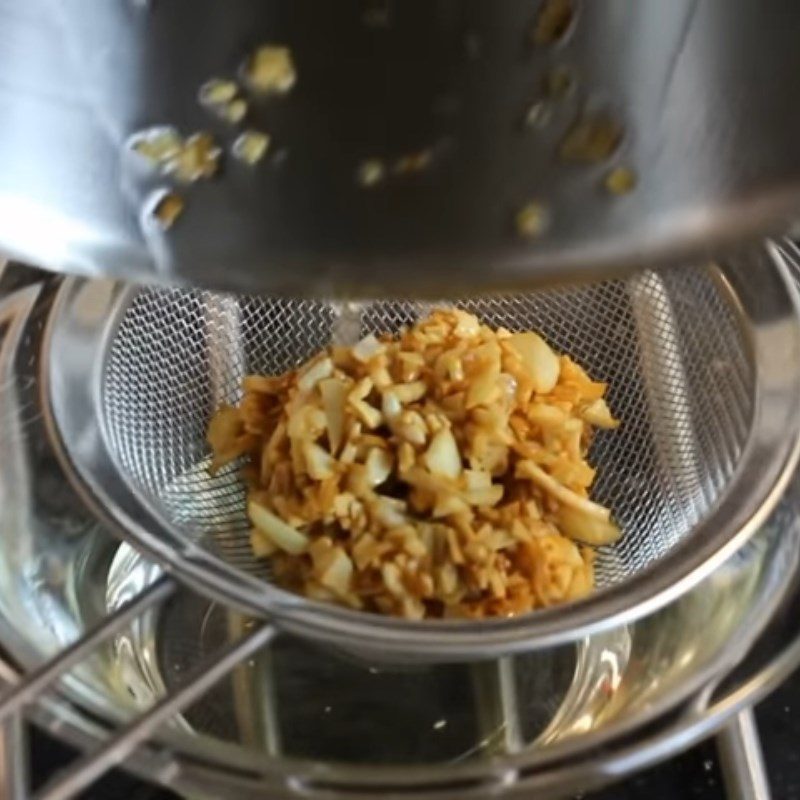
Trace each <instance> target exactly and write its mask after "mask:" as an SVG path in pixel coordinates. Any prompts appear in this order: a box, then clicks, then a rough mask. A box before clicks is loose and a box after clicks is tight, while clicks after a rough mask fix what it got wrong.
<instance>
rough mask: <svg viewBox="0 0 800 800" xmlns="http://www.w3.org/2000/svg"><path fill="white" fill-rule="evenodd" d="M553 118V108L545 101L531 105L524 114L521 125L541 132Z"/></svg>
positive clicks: (538, 101)
mask: <svg viewBox="0 0 800 800" xmlns="http://www.w3.org/2000/svg"><path fill="white" fill-rule="evenodd" d="M552 118H553V106H552V104H550V103H549V102H548V101H547V100H537V101H536V102H535V103H531V104H530V105H529V106H528V109H527V111H526V112H525V117H524V119H523V125H524V126H525V127H526V128H529V129H531V130H534V129H535V130H541V129H542V128H546V127H547V126H548V125H549V124H550V120H552Z"/></svg>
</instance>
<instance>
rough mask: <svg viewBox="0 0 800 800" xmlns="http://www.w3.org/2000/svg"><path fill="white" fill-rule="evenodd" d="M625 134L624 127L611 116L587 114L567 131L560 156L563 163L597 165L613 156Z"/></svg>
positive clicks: (601, 113)
mask: <svg viewBox="0 0 800 800" xmlns="http://www.w3.org/2000/svg"><path fill="white" fill-rule="evenodd" d="M623 133H624V129H623V127H622V125H621V124H620V123H619V122H618V121H617V120H616V119H615V118H614V117H613V116H611V114H608V113H607V112H602V111H601V112H593V113H591V114H586V115H584V116H583V117H581V118H580V119H579V120H578V121H577V122H576V123H575V124H574V125H573V126H572V128H570V129H569V131H567V135H566V136H565V137H564V139H563V141H562V142H561V146H560V147H559V150H558V154H559V156H560V157H561V159H562V160H563V161H570V162H574V163H580V164H596V163H599V162H601V161H605V160H606V159H607V158H609V157H610V156H611V155H613V153H614V151H615V150H616V149H617V147H619V144H620V142H621V141H622V136H623Z"/></svg>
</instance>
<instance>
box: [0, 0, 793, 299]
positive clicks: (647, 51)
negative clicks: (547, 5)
mask: <svg viewBox="0 0 800 800" xmlns="http://www.w3.org/2000/svg"><path fill="white" fill-rule="evenodd" d="M390 5H391V11H390V13H389V14H387V16H386V19H387V23H386V24H385V25H383V24H382V25H380V26H375V25H371V24H368V23H366V22H365V21H364V19H363V7H362V6H363V4H362V3H361V2H357V0H347V1H346V2H341V3H337V4H335V6H334V5H333V4H325V5H322V6H321V5H320V4H319V3H317V2H314V0H270V2H263V0H228V2H226V3H224V4H219V3H217V2H214V1H213V0H202V1H201V0H197V2H195V3H181V2H170V3H135V2H125V3H93V2H90V0H78V1H77V2H76V0H26V3H25V4H24V7H21V6H20V4H19V3H16V2H13V0H3V2H2V3H0V30H1V31H2V40H1V41H2V47H0V66H1V67H2V74H3V75H4V76H6V78H5V81H4V82H3V86H2V87H1V88H0V115H1V116H2V119H3V121H4V124H3V126H2V130H0V248H2V249H4V250H5V252H6V253H11V254H13V255H16V256H18V257H22V258H24V259H26V260H28V261H30V262H32V263H37V264H41V265H43V266H47V267H51V268H57V269H64V270H77V271H80V272H83V273H87V274H91V275H100V274H113V275H115V276H117V277H125V278H129V279H131V278H132V279H135V280H138V281H143V280H150V281H152V280H155V281H171V282H182V283H190V284H192V285H204V286H221V287H227V288H234V289H237V290H242V291H272V292H276V291H293V292H304V293H308V292H311V291H316V292H321V293H325V294H328V295H330V294H333V293H334V292H336V291H338V292H342V293H344V292H359V293H362V294H366V295H368V296H370V295H373V296H374V295H375V293H376V290H380V291H382V292H387V291H392V292H396V291H400V292H409V291H415V292H421V291H427V292H429V293H431V292H433V293H436V292H439V293H441V292H442V290H445V291H446V292H447V293H449V294H451V293H452V292H453V291H454V290H457V289H460V290H463V291H474V290H478V289H481V288H484V289H485V288H487V287H500V286H505V287H510V286H519V285H521V284H524V283H530V282H531V281H532V280H534V279H541V278H543V277H546V276H552V275H553V274H561V276H562V277H563V276H564V275H565V274H566V273H565V272H563V271H564V270H566V271H568V272H571V271H573V270H583V271H586V270H596V269H601V268H615V269H616V268H620V267H623V266H628V267H630V266H637V265H639V264H640V263H642V262H643V261H647V262H648V263H650V262H652V260H653V257H655V256H658V255H665V256H672V257H675V256H678V255H679V254H682V253H685V252H686V251H687V249H690V248H691V249H695V250H696V249H698V248H703V249H705V248H707V246H708V245H709V244H710V243H712V242H716V241H718V239H720V238H721V239H725V240H729V239H734V238H740V237H745V236H750V235H753V234H762V233H763V232H764V229H765V226H771V227H772V228H773V229H776V230H777V229H779V228H780V227H781V226H783V225H786V224H788V221H789V220H791V219H792V218H793V217H794V215H795V212H796V210H797V207H798V205H799V204H800V154H799V153H798V148H797V147H796V142H797V141H798V140H800V115H798V114H795V113H791V111H790V109H792V108H793V104H794V102H795V97H794V84H793V81H792V76H794V75H797V74H799V73H800V51H798V48H797V42H796V30H795V26H794V25H792V24H791V21H794V20H796V19H797V17H796V13H797V10H796V6H795V4H794V3H793V1H792V0H775V2H772V3H770V6H769V12H768V13H766V12H765V11H764V9H762V7H761V5H760V4H754V3H752V2H749V0H703V2H698V1H697V0H671V1H670V2H669V3H664V2H663V0H639V2H636V3H631V2H630V0H606V2H603V3H590V2H586V3H582V4H581V9H580V14H579V15H578V18H577V21H576V24H575V25H574V27H573V28H572V29H571V30H570V32H569V34H568V35H567V36H566V39H565V41H563V42H561V43H559V44H557V45H554V46H552V47H547V46H541V45H540V46H537V45H535V44H534V43H532V42H531V41H530V38H529V35H528V34H529V31H530V27H531V25H532V23H533V21H534V17H535V14H536V4H534V3H531V2H529V0H506V2H504V3H499V4H495V3H493V4H486V3H485V2H482V0H464V2H460V3H451V2H448V1H447V0H407V1H406V2H403V3H391V4H390ZM309 20H313V24H308V21H309ZM412 41H413V44H411V42H412ZM189 42H191V43H192V46H191V47H190V46H188V44H187V43H189ZM263 42H282V43H286V44H287V45H288V46H290V47H291V50H292V55H293V60H294V62H295V63H296V65H297V72H298V80H297V84H296V86H295V87H294V88H293V90H292V91H291V92H290V93H289V94H288V95H286V96H284V97H281V98H270V99H268V100H256V99H255V98H254V100H253V102H251V104H250V113H251V115H252V119H251V120H250V123H249V124H252V125H253V126H254V127H256V128H260V129H263V130H265V131H267V132H268V133H270V135H271V136H272V138H273V141H274V142H275V148H274V149H273V150H272V153H273V154H272V156H270V155H268V156H267V157H266V158H265V159H264V160H263V161H262V162H261V163H260V164H258V165H257V166H256V167H255V168H250V167H248V166H246V165H243V164H239V163H237V162H236V161H235V160H232V159H229V160H228V161H227V163H225V164H224V165H223V169H222V170H221V174H220V175H219V176H218V177H216V178H215V179H214V180H212V181H206V182H203V183H202V184H201V185H196V186H192V187H189V189H188V190H187V191H186V210H185V211H184V213H183V214H182V216H181V218H180V219H179V220H178V221H177V222H176V223H175V225H174V226H173V228H172V229H171V230H169V231H168V232H166V233H164V232H162V231H159V230H157V229H156V228H155V227H152V228H150V227H148V226H146V225H145V224H143V219H141V217H142V215H141V213H140V212H141V210H142V209H143V208H144V207H145V205H146V204H147V202H148V198H149V197H150V196H151V193H152V192H153V191H154V190H157V189H160V188H162V187H164V186H165V185H166V184H165V180H164V177H163V176H161V175H158V174H157V172H156V171H155V170H148V169H146V168H144V167H143V164H142V163H141V160H140V159H137V158H136V157H134V154H132V153H131V152H130V151H129V150H128V148H127V147H126V143H127V142H128V141H129V139H130V137H131V135H132V134H134V133H135V132H136V131H137V130H139V129H142V128H149V127H150V126H152V125H163V124H168V125H173V126H175V127H176V128H177V129H179V130H180V132H181V133H182V134H183V135H189V134H191V133H194V132H196V131H198V130H210V131H211V132H213V133H214V135H215V136H216V138H217V139H218V140H219V141H220V143H221V144H223V145H224V146H226V147H228V146H230V145H231V144H232V142H233V141H234V139H235V138H236V136H237V135H238V132H239V131H238V130H237V129H236V128H234V127H231V126H228V125H227V124H226V123H224V122H223V121H221V120H219V119H217V118H215V117H214V116H213V115H210V114H208V113H207V111H206V110H205V109H203V108H202V107H201V105H200V104H199V103H198V102H197V100H196V98H197V92H198V89H199V88H200V86H201V85H202V84H204V83H205V82H206V81H207V80H208V79H209V78H210V77H212V76H216V75H220V76H229V77H234V76H235V73H236V70H237V68H238V65H239V64H240V63H241V61H242V60H243V58H244V57H245V55H246V54H247V53H248V52H249V51H250V50H251V49H252V48H253V47H254V46H256V45H258V44H260V43H263ZM411 52H413V54H414V57H413V58H409V53H411ZM343 53H346V54H347V57H346V58H343V57H342V54H343ZM334 64H335V65H336V66H335V67H332V66H331V65H334ZM554 65H555V66H564V67H569V68H570V69H571V72H572V74H574V75H575V76H577V80H576V81H575V85H574V86H573V87H572V88H571V89H570V91H569V92H567V93H565V96H564V97H560V96H559V97H557V98H555V99H551V98H549V97H544V96H543V92H545V89H543V83H544V81H545V78H546V77H547V76H548V75H550V74H551V71H552V69H553V66H554ZM532 106H533V107H544V106H546V107H547V109H548V113H547V114H546V115H541V116H540V120H539V121H540V122H541V120H544V119H545V118H546V121H547V124H545V125H544V126H541V125H539V126H537V127H536V128H526V127H525V126H524V124H523V120H524V118H525V115H526V109H529V108H530V107H532ZM787 109H788V110H787ZM587 114H589V115H591V114H594V115H595V116H596V115H598V114H603V115H605V116H607V117H609V118H612V119H614V120H615V123H616V124H618V125H621V126H622V128H623V129H624V137H623V140H622V143H621V145H620V146H619V149H618V151H617V152H616V153H615V154H614V155H613V156H611V157H610V158H609V159H606V161H605V162H604V163H596V164H595V163H585V164H573V163H566V164H565V163H562V162H561V161H559V160H558V159H556V158H554V153H556V152H558V150H559V144H560V143H561V142H562V141H563V139H564V136H565V134H566V132H567V131H568V130H570V129H573V128H574V126H575V123H576V120H578V119H579V118H585V117H586V115H587ZM427 151H430V152H431V153H432V156H431V162H430V166H427V167H426V168H425V169H424V170H419V171H417V172H414V171H411V172H408V171H407V173H406V174H401V175H396V174H395V172H394V171H393V170H392V168H391V165H393V164H398V163H403V162H402V159H403V158H404V157H408V156H409V154H415V153H420V152H427ZM374 158H380V159H381V160H383V161H384V162H385V163H386V164H387V165H388V166H387V179H386V180H384V181H382V182H381V183H379V184H378V185H375V186H372V187H370V188H369V189H364V188H363V187H362V186H361V185H360V184H359V183H358V182H357V181H356V180H355V175H356V172H357V169H358V166H359V165H360V164H362V163H363V162H364V161H365V160H368V159H374ZM621 164H624V165H629V166H631V167H632V168H634V169H635V171H636V173H637V175H638V185H637V186H636V187H635V189H634V190H633V191H632V192H631V193H629V194H627V195H624V196H613V197H612V196H609V195H608V193H607V192H606V191H604V190H603V187H602V182H603V180H604V177H605V176H606V174H607V172H608V171H609V169H610V168H612V167H614V166H618V165H621ZM532 193H534V194H535V197H533V198H532V197H531V194H532ZM532 199H533V200H539V201H542V202H544V203H546V205H547V207H548V208H549V209H550V210H551V215H552V222H551V225H550V226H549V228H548V231H547V233H546V234H545V235H544V236H542V237H540V238H538V239H537V240H536V241H535V242H533V243H530V242H528V241H524V240H519V239H518V238H517V237H516V236H515V235H514V225H513V220H514V215H515V214H516V212H517V211H518V210H519V208H521V207H522V206H523V205H524V204H526V203H528V202H530V201H531V200H532ZM43 231H46V232H47V235H42V232H43ZM221 264H222V265H224V268H223V269H220V265H221Z"/></svg>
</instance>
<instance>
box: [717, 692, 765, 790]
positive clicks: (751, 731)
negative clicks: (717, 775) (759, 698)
mask: <svg viewBox="0 0 800 800" xmlns="http://www.w3.org/2000/svg"><path fill="white" fill-rule="evenodd" d="M717 752H718V753H719V763H720V768H721V769H722V776H723V778H724V781H725V790H726V793H727V796H728V800H770V798H771V796H772V795H771V793H770V789H769V781H768V780H767V772H766V769H765V767H764V755H763V753H762V752H761V741H760V739H759V737H758V728H757V726H756V720H755V715H754V714H753V709H752V708H747V709H745V710H744V711H741V712H739V714H737V715H736V716H735V717H734V718H733V719H732V720H731V721H730V722H729V723H728V724H727V725H726V726H725V727H724V728H723V729H722V730H721V731H720V732H719V734H718V735H717Z"/></svg>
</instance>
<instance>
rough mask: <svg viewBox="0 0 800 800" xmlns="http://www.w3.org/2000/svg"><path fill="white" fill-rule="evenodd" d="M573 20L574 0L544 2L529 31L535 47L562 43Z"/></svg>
mask: <svg viewBox="0 0 800 800" xmlns="http://www.w3.org/2000/svg"><path fill="white" fill-rule="evenodd" d="M574 19H575V0H544V2H543V3H542V5H541V7H540V8H539V13H538V14H537V15H536V21H535V22H534V24H533V30H532V31H531V41H532V42H533V43H534V44H536V45H542V46H544V45H552V44H557V43H558V42H560V41H562V40H563V39H564V38H565V37H566V35H567V34H568V33H569V30H570V28H571V27H572V23H573V21H574Z"/></svg>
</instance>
